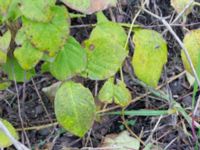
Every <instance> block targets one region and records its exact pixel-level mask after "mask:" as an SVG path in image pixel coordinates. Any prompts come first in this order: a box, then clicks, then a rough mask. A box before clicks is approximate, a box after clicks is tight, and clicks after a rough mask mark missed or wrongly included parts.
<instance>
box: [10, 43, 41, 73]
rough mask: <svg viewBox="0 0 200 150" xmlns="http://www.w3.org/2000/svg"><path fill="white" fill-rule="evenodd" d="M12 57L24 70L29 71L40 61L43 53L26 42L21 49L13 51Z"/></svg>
mask: <svg viewBox="0 0 200 150" xmlns="http://www.w3.org/2000/svg"><path fill="white" fill-rule="evenodd" d="M14 56H15V58H16V59H17V60H18V62H19V64H20V66H21V67H22V68H23V69H24V70H30V69H32V68H34V67H35V65H36V64H37V63H38V62H39V61H40V59H41V58H42V56H43V52H41V51H39V50H38V49H36V48H35V47H33V46H32V45H31V43H29V42H28V41H26V42H24V44H23V45H22V47H19V48H16V49H15V51H14Z"/></svg>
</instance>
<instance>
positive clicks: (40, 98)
mask: <svg viewBox="0 0 200 150" xmlns="http://www.w3.org/2000/svg"><path fill="white" fill-rule="evenodd" d="M31 81H32V83H33V86H34V89H35V91H36V93H37V95H38V97H39V101H40V103H41V104H42V107H43V109H44V111H45V113H46V115H47V117H48V119H49V121H50V122H51V123H53V120H52V118H51V116H50V115H49V112H48V111H47V108H46V106H45V104H44V102H43V101H42V97H41V95H40V93H39V91H38V89H37V86H36V84H35V82H34V80H33V78H32V79H31Z"/></svg>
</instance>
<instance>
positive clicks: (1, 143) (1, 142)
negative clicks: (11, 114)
mask: <svg viewBox="0 0 200 150" xmlns="http://www.w3.org/2000/svg"><path fill="white" fill-rule="evenodd" d="M0 120H1V122H2V123H3V124H4V125H5V126H6V128H7V129H8V131H9V132H10V133H11V135H12V136H13V137H14V138H15V139H16V140H18V139H19V136H18V133H17V132H16V130H15V128H14V127H13V126H12V124H10V123H9V122H8V121H7V120H4V119H0ZM11 145H12V142H11V141H10V139H9V138H8V136H7V135H6V134H5V133H4V132H3V131H2V130H0V148H6V147H9V146H11Z"/></svg>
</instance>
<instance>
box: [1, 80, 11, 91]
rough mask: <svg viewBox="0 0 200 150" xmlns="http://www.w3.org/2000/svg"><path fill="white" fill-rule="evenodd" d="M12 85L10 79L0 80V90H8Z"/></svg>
mask: <svg viewBox="0 0 200 150" xmlns="http://www.w3.org/2000/svg"><path fill="white" fill-rule="evenodd" d="M10 85H11V82H9V81H3V82H0V91H2V90H6V89H7V88H8V87H9V86H10Z"/></svg>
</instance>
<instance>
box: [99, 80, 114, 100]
mask: <svg viewBox="0 0 200 150" xmlns="http://www.w3.org/2000/svg"><path fill="white" fill-rule="evenodd" d="M114 86H115V85H114V79H113V78H110V79H108V80H107V81H106V82H105V83H104V85H103V87H102V88H101V90H100V91H99V94H98V98H99V100H100V101H101V102H103V103H112V102H113V95H114Z"/></svg>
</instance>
